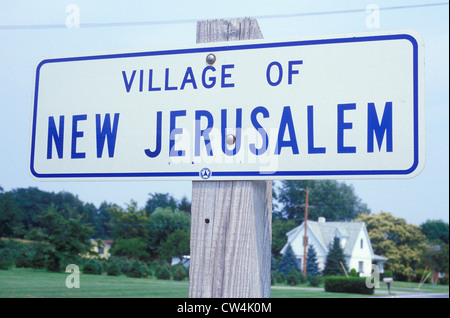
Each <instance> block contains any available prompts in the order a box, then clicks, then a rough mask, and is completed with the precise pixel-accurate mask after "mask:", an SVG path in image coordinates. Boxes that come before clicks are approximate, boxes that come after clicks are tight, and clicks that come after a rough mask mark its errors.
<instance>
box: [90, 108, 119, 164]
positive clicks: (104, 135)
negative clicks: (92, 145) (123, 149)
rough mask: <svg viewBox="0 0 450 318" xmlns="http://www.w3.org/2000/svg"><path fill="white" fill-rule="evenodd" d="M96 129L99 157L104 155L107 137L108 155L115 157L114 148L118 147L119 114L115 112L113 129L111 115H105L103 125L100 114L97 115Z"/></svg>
mask: <svg viewBox="0 0 450 318" xmlns="http://www.w3.org/2000/svg"><path fill="white" fill-rule="evenodd" d="M95 123H96V131H97V158H101V157H102V155H103V147H104V146H105V139H108V156H109V158H112V157H114V149H115V147H116V137H117V127H118V125H119V114H118V113H116V114H114V123H113V127H112V129H111V119H110V115H109V114H106V115H105V120H104V121H103V126H102V125H101V118H100V114H96V115H95Z"/></svg>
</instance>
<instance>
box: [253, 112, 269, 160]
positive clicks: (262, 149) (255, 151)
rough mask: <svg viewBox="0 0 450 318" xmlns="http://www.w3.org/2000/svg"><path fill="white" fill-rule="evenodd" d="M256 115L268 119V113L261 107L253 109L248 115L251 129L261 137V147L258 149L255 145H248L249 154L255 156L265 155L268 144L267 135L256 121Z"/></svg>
mask: <svg viewBox="0 0 450 318" xmlns="http://www.w3.org/2000/svg"><path fill="white" fill-rule="evenodd" d="M258 114H262V115H263V118H268V117H269V111H268V110H267V108H265V107H263V106H258V107H256V108H255V109H253V111H252V113H251V114H250V118H251V121H252V124H253V127H255V129H256V130H257V131H258V133H259V134H260V135H261V138H262V146H261V147H260V148H256V146H255V144H250V145H249V148H250V151H251V153H253V154H254V155H257V156H259V155H262V154H263V153H265V152H266V151H267V145H268V144H269V136H268V135H267V132H266V131H265V129H264V128H263V127H262V126H261V124H260V123H259V122H258V120H257V119H256V116H257V115H258Z"/></svg>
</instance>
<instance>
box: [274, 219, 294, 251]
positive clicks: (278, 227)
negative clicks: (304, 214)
mask: <svg viewBox="0 0 450 318" xmlns="http://www.w3.org/2000/svg"><path fill="white" fill-rule="evenodd" d="M297 225H298V224H297V222H295V221H294V220H286V219H275V220H273V221H272V254H273V255H279V254H280V251H281V249H282V248H283V246H284V245H286V242H287V237H286V233H287V232H289V231H290V230H292V229H293V228H295V227H296V226H297Z"/></svg>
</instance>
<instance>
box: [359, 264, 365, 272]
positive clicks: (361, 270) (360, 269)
mask: <svg viewBox="0 0 450 318" xmlns="http://www.w3.org/2000/svg"><path fill="white" fill-rule="evenodd" d="M363 271H364V262H358V273H362V272H363Z"/></svg>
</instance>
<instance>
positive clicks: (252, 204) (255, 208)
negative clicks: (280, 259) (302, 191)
mask: <svg viewBox="0 0 450 318" xmlns="http://www.w3.org/2000/svg"><path fill="white" fill-rule="evenodd" d="M271 207H272V182H271V181H210V182H201V181H195V182H193V183H192V212H191V213H192V215H191V250H190V255H191V260H190V273H189V282H190V284H189V296H190V297H196V298H197V297H238V298H244V297H270V262H271V236H272V223H271V221H272V209H271ZM207 220H209V222H208V221H207Z"/></svg>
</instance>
